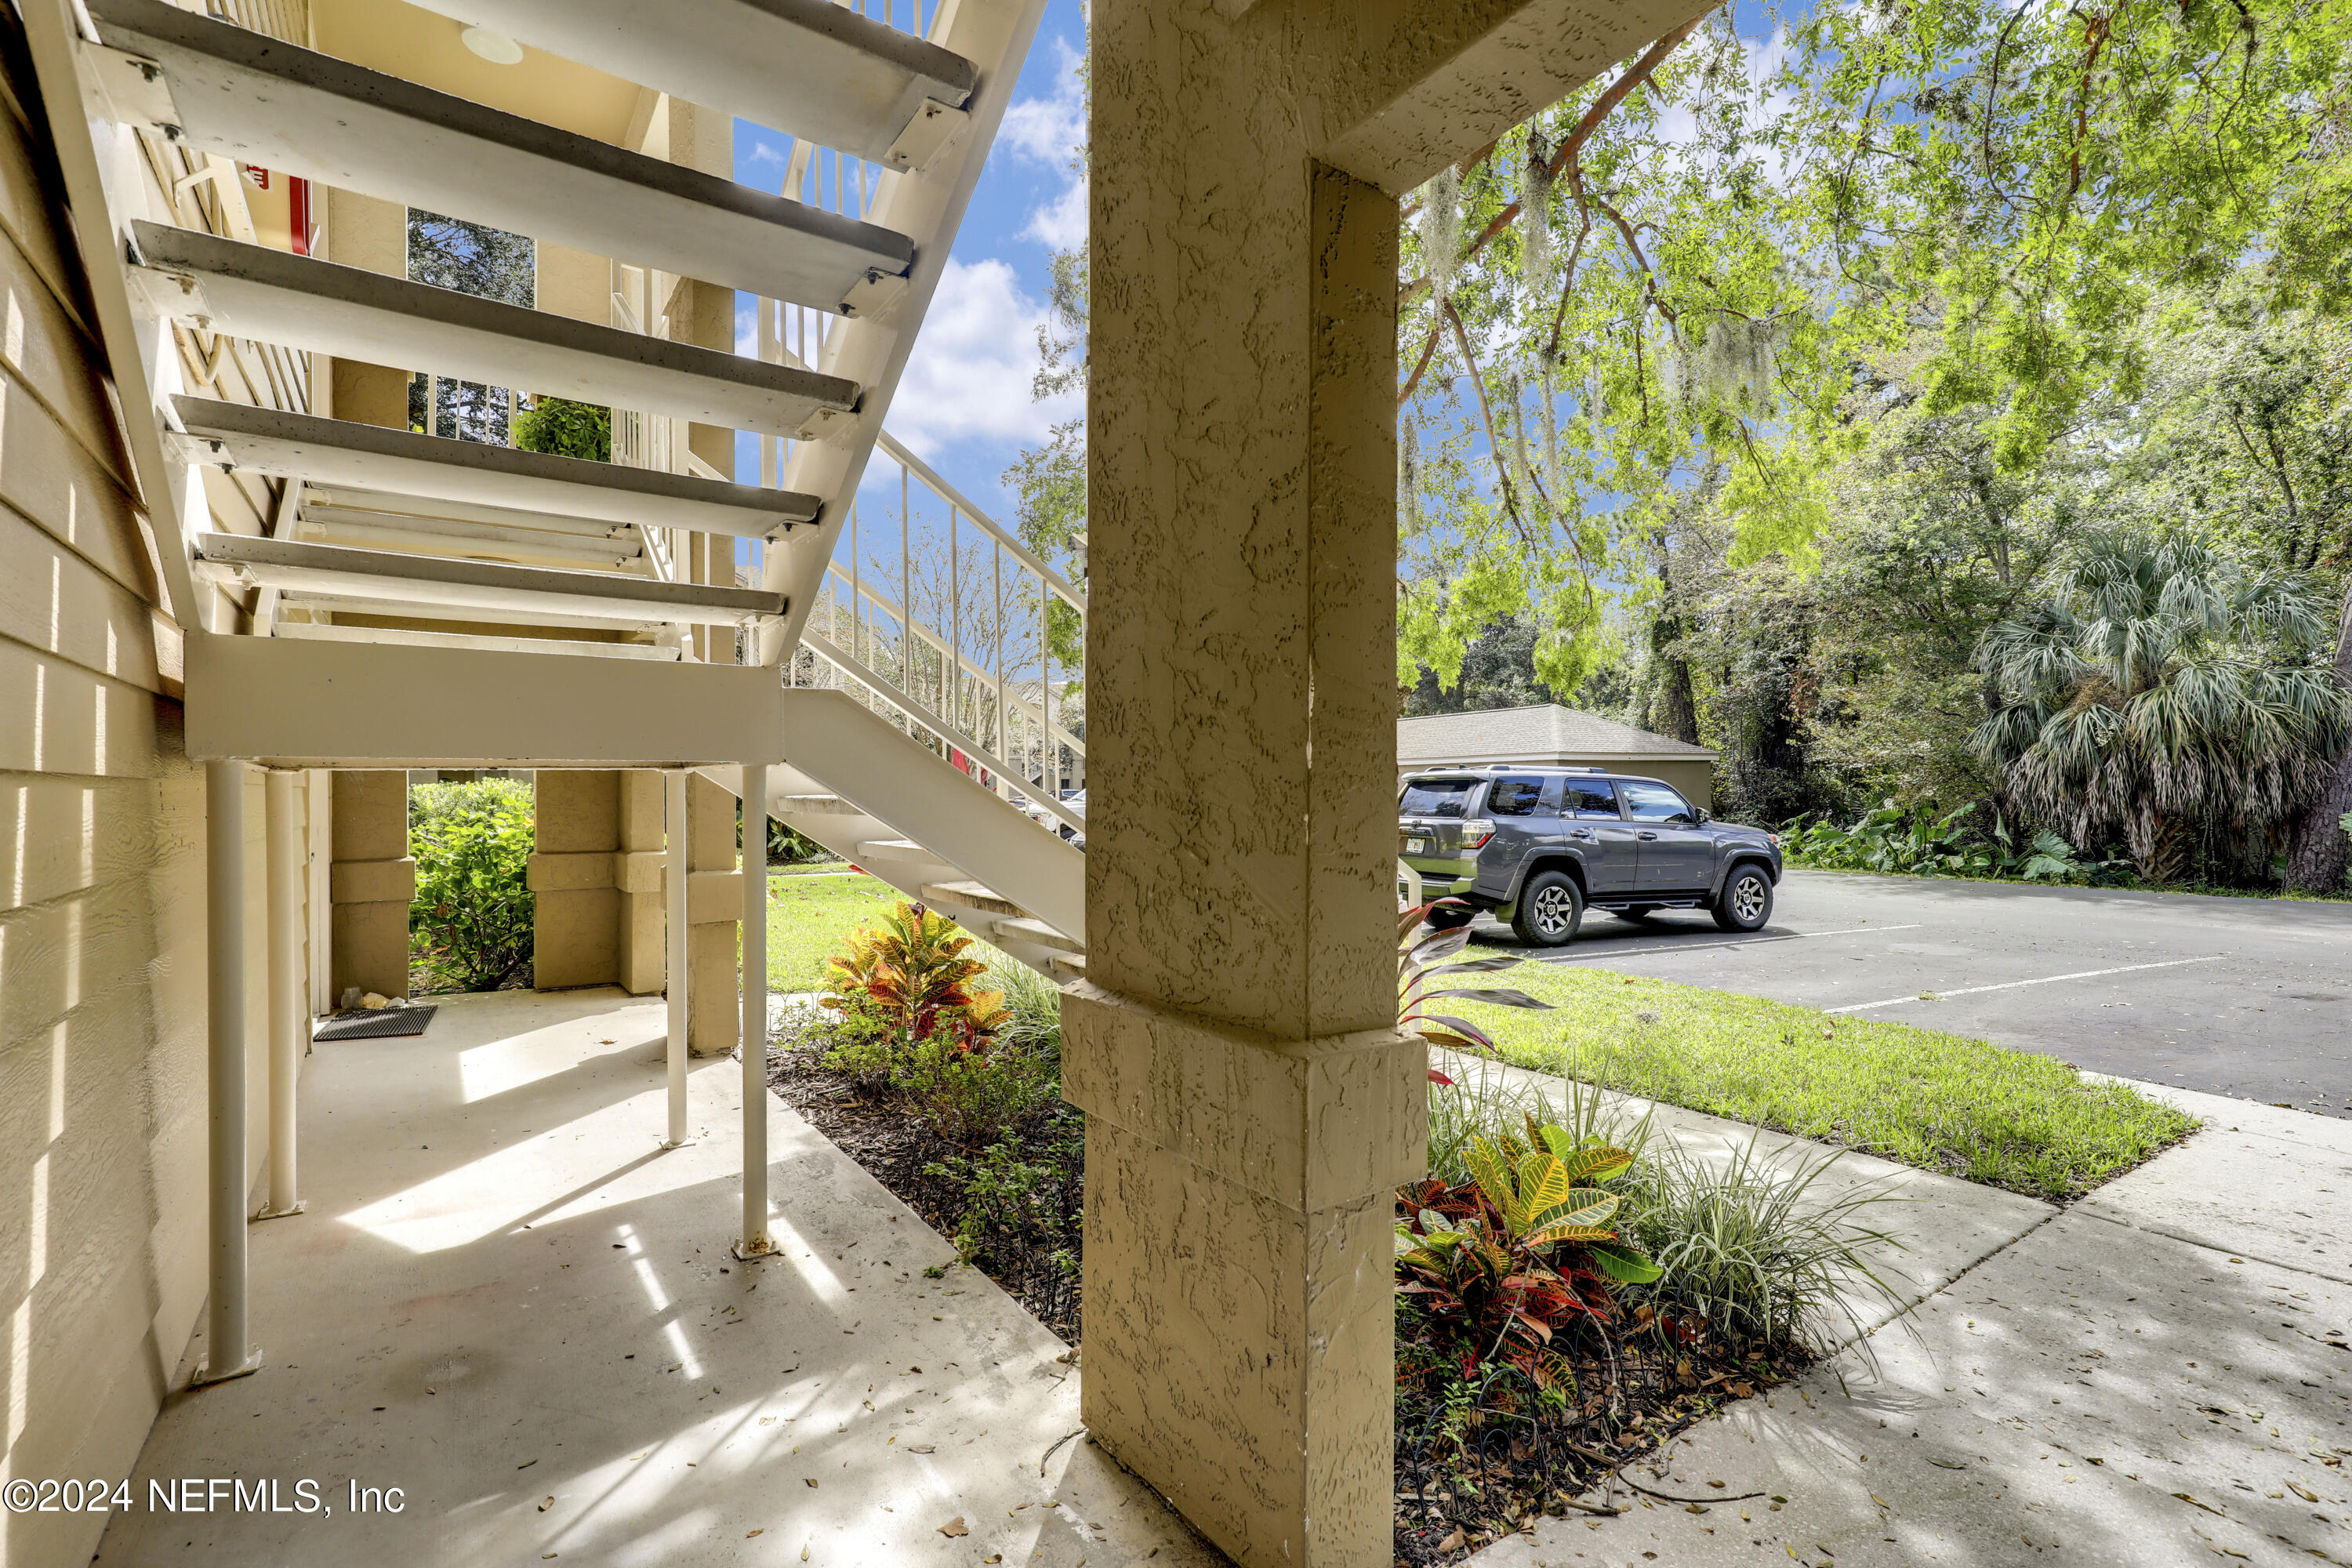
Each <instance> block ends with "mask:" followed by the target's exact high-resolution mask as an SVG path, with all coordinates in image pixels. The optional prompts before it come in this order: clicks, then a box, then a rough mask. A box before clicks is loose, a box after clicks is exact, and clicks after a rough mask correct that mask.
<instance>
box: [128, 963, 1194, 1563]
mask: <svg viewBox="0 0 2352 1568" xmlns="http://www.w3.org/2000/svg"><path fill="white" fill-rule="evenodd" d="M663 1025H664V1007H663V1004H662V1003H661V1002H660V1001H659V1000H658V999H656V1000H653V1001H651V1002H644V1001H639V1000H637V999H635V998H633V997H629V996H626V995H624V994H621V993H619V992H617V991H606V990H598V991H590V992H569V993H558V994H530V993H527V992H507V993H500V994H493V995H488V996H470V997H459V998H453V999H447V1000H446V1001H445V1004H444V1009H443V1011H442V1013H441V1015H440V1016H439V1017H437V1018H436V1020H435V1021H434V1023H433V1026H432V1027H431V1029H430V1031H429V1032H428V1033H427V1034H426V1035H425V1037H423V1038H422V1039H406V1040H370V1041H352V1042H344V1043H339V1044H331V1045H322V1046H320V1047H318V1050H317V1055H316V1056H315V1057H313V1058H311V1061H310V1068H309V1070H308V1072H307V1074H306V1076H305V1079H304V1081H303V1086H302V1121H301V1148H302V1170H303V1173H304V1195H305V1196H306V1197H307V1199H308V1201H309V1205H310V1208H309V1212H308V1213H306V1214H302V1215H297V1216H294V1217H292V1218H288V1219H278V1220H271V1221H268V1223H266V1224H261V1225H257V1226H254V1227H253V1230H252V1279H253V1323H254V1335H255V1338H256V1339H257V1341H258V1342H259V1343H260V1344H261V1346H262V1349H263V1352H264V1355H265V1358H266V1359H265V1363H264V1364H263V1366H262V1369H261V1371H260V1372H259V1373H257V1374H256V1375H254V1376H252V1377H248V1378H244V1379H240V1380H238V1381H236V1382H233V1383H226V1384H219V1385H217V1386H215V1387H213V1388H209V1389H205V1390H201V1391H199V1392H196V1393H193V1394H190V1393H184V1392H183V1393H178V1394H172V1395H171V1396H169V1398H168V1400H167V1402H166V1404H165V1405H164V1407H163V1415H162V1416H161V1417H160V1418H159V1419H158V1421H157V1422H156V1425H155V1428H154V1431H153V1433H152V1436H150V1437H149V1438H148V1441H147V1446H146V1447H145V1449H144V1451H143V1452H142V1454H141V1456H140V1462H139V1467H138V1469H137V1471H136V1473H135V1475H134V1476H133V1478H132V1481H131V1488H132V1491H133V1493H134V1500H135V1506H134V1507H133V1508H132V1509H131V1510H128V1511H124V1512H121V1513H118V1514H117V1516H116V1517H115V1518H114V1519H113V1521H111V1522H110V1526H109V1528H108V1531H107V1534H106V1537H105V1541H104V1543H103V1546H102V1548H101V1550H100V1553H99V1556H98V1559H97V1561H98V1562H99V1563H126V1564H140V1565H142V1568H144V1565H146V1564H152V1563H165V1562H170V1563H191V1564H198V1563H205V1564H208V1563H220V1564H224V1565H226V1564H235V1565H236V1568H265V1565H279V1564H282V1565H286V1568H294V1565H298V1564H299V1565H302V1568H310V1565H313V1564H317V1563H398V1564H401V1565H402V1568H494V1565H495V1568H506V1565H509V1564H514V1565H520V1564H538V1563H543V1562H550V1561H554V1562H558V1563H597V1564H645V1565H646V1568H652V1565H655V1564H660V1565H662V1568H687V1565H699V1564H719V1563H726V1564H758V1563H774V1564H792V1565H794V1568H798V1565H799V1564H802V1563H810V1564H816V1565H820V1568H823V1565H834V1568H860V1565H866V1564H874V1563H921V1564H954V1565H956V1568H965V1565H976V1564H980V1563H987V1562H994V1561H997V1560H998V1559H999V1558H1000V1557H1001V1558H1002V1560H1003V1561H1004V1562H1008V1563H1034V1564H1051V1565H1055V1568H1076V1565H1077V1564H1078V1563H1081V1562H1084V1561H1087V1560H1092V1561H1093V1562H1094V1563H1097V1565H1100V1564H1104V1563H1123V1562H1133V1561H1139V1560H1141V1559H1143V1558H1145V1557H1147V1556H1150V1558H1151V1561H1152V1563H1153V1564H1154V1568H1160V1564H1207V1563H1216V1562H1221V1561H1222V1559H1220V1558H1217V1557H1216V1556H1215V1554H1214V1553H1213V1552H1210V1551H1209V1550H1208V1549H1207V1548H1206V1547H1204V1546H1202V1544H1200V1543H1199V1542H1198V1541H1197V1538H1195V1537H1194V1536H1193V1535H1192V1533H1191V1531H1190V1530H1189V1529H1188V1528H1187V1527H1186V1526H1185V1525H1184V1524H1183V1523H1182V1522H1181V1521H1180V1520H1178V1519H1177V1518H1176V1517H1175V1515H1174V1514H1173V1513H1172V1512H1171V1511H1170V1510H1168V1509H1167V1508H1166V1507H1165V1506H1164V1505H1163V1504H1162V1503H1160V1500H1158V1499H1157V1498H1156V1497H1154V1496H1153V1495H1151V1494H1150V1492H1149V1491H1148V1490H1147V1489H1144V1488H1143V1487H1142V1486H1140V1485H1139V1483H1137V1482H1136V1481H1134V1480H1133V1479H1131V1478H1129V1476H1127V1475H1126V1474H1125V1473H1124V1472H1122V1471H1120V1470H1118V1469H1117V1468H1114V1467H1113V1466H1111V1465H1110V1464H1108V1462H1107V1461H1106V1460H1104V1459H1103V1458H1101V1457H1100V1456H1099V1455H1098V1454H1097V1452H1096V1450H1095V1449H1094V1448H1093V1447H1090V1446H1089V1445H1088V1444H1087V1441H1086V1440H1085V1439H1084V1437H1083V1436H1080V1435H1079V1425H1078V1414H1077V1385H1076V1378H1075V1376H1073V1368H1072V1367H1071V1366H1070V1364H1069V1363H1067V1362H1066V1361H1065V1360H1063V1359H1062V1358H1063V1357H1064V1355H1065V1353H1066V1350H1065V1347H1064V1346H1063V1345H1062V1343H1061V1342H1059V1341H1057V1340H1056V1339H1055V1338H1054V1336H1053V1335H1052V1334H1050V1333H1048V1332H1046V1331H1045V1330H1044V1329H1043V1328H1041V1327H1040V1326H1039V1325H1038V1324H1037V1323H1036V1321H1034V1319H1032V1318H1031V1317H1030V1316H1029V1315H1028V1314H1027V1313H1026V1312H1025V1311H1024V1310H1022V1309H1021V1307H1020V1306H1019V1305H1018V1304H1017V1303H1016V1302H1014V1301H1013V1300H1011V1299H1010V1298H1009V1297H1007V1296H1006V1295H1005V1294H1004V1293H1003V1291H1001V1290H999V1289H997V1288H996V1287H995V1286H994V1285H993V1284H992V1283H991V1282H990V1281H989V1280H988V1279H985V1278H984V1277H982V1276H981V1275H980V1274H978V1273H976V1272H974V1271H972V1270H971V1269H967V1268H961V1267H958V1266H957V1265H956V1262H955V1256H954V1253H953V1251H952V1249H951V1248H950V1247H949V1246H948V1245H947V1244H946V1243H945V1242H944V1241H942V1240H941V1239H940V1237H938V1236H936V1235H934V1234H933V1233H932V1232H931V1231H930V1230H929V1227H927V1226H924V1225H923V1224H922V1222H921V1221H920V1220H919V1218H918V1217H917V1216H916V1215H914V1214H913V1213H912V1212H911V1211H909V1210H908V1209H907V1208H906V1207H905V1206H904V1205H901V1204H900V1203H898V1200H897V1199H896V1198H894V1197H892V1196H891V1195H890V1194H888V1193H887V1191H885V1190H884V1189H883V1188H882V1187H881V1186H880V1185H879V1184H877V1183H876V1182H875V1181H874V1180H873V1178H872V1177H870V1176H868V1175H867V1174H866V1173H865V1172H864V1171H863V1170H861V1169H860V1168H859V1167H858V1166H857V1165H856V1163H854V1162H853V1161H851V1160H850V1159H849V1157H848V1156H846V1155H845V1154H843V1153H842V1152H840V1151H839V1150H837V1149H835V1147H834V1146H833V1144H831V1143H830V1142H826V1141H825V1140H824V1138H822V1137H820V1136H819V1135H818V1134H817V1133H816V1132H815V1131H814V1130H812V1129H811V1128H810V1127H809V1126H808V1125H807V1124H806V1123H805V1122H803V1121H802V1120H801V1119H800V1118H799V1117H798V1116H797V1115H795V1114H794V1113H793V1111H792V1110H790V1109H789V1108H788V1107H786V1106H784V1105H783V1104H782V1103H781V1102H779V1101H776V1100H774V1098H773V1097H772V1096H770V1097H769V1127H770V1132H769V1138H770V1150H771V1153H772V1160H773V1166H772V1172H771V1177H770V1180H771V1191H772V1194H773V1198H774V1207H775V1210H776V1215H777V1218H776V1223H775V1234H776V1237H777V1239H778V1240H779V1241H780V1242H781V1243H782V1244H783V1251H782V1256H781V1257H779V1258H773V1259H770V1260H768V1261H766V1262H763V1263H761V1264H759V1265H756V1266H753V1267H750V1268H747V1267H746V1266H744V1265H742V1264H740V1263H738V1262H736V1261H735V1260H734V1259H732V1258H730V1256H729V1255H728V1251H727V1247H728V1244H729V1243H730V1241H731V1240H732V1239H733V1236H734V1228H735V1226H736V1224H737V1222H738V1215H739V1213H740V1207H739V1205H740V1197H739V1194H740V1185H739V1179H740V1177H739V1173H740V1155H739V1150H740V1142H739V1141H738V1130H739V1128H740V1100H738V1098H737V1094H738V1088H739V1085H740V1081H741V1080H740V1068H739V1067H738V1065H737V1064H736V1063H735V1062H734V1061H732V1060H711V1061H705V1062H697V1063H695V1064H694V1070H693V1071H692V1073H691V1074H690V1079H689V1081H690V1099H689V1108H690V1118H691V1119H690V1123H689V1124H690V1126H691V1127H692V1128H693V1129H694V1131H695V1135H696V1139H697V1141H696V1142H693V1143H691V1144H689V1145H688V1146H687V1147H685V1148H682V1149H677V1150H674V1151H668V1152H664V1151H662V1150H661V1149H659V1148H658V1147H657V1146H656V1140H657V1139H658V1138H659V1137H660V1135H661V1133H662V1131H663V1125H664V1112H663V1094H664V1091H663V1070H662V1058H663ZM926 1268H939V1269H941V1270H943V1271H944V1273H943V1277H942V1278H940V1279H929V1278H927V1277H926V1275H925V1272H924V1271H925V1269H926ZM204 1348H205V1347H204V1345H203V1343H202V1340H201V1337H199V1340H198V1342H196V1343H194V1344H193V1345H191V1346H190V1347H189V1348H188V1352H187V1357H186V1359H184V1361H183V1362H182V1364H181V1368H180V1372H179V1374H178V1379H177V1381H178V1383H180V1384H184V1382H185V1379H186V1376H187V1371H188V1368H189V1366H190V1365H192V1364H193V1363H194V1359H195V1358H197V1357H200V1356H201V1355H202V1354H203V1353H204ZM190 1477H193V1478H199V1479H204V1478H212V1477H223V1478H236V1479H243V1480H245V1481H247V1483H248V1484H250V1483H252V1482H254V1481H257V1480H271V1481H276V1482H278V1494H277V1500H278V1501H279V1502H280V1503H281V1504H282V1505H283V1506H284V1507H285V1508H286V1509H287V1510H289V1511H281V1512H270V1511H262V1512H252V1511H246V1512H237V1511H221V1512H209V1513H187V1512H177V1513H174V1512H164V1511H156V1510H151V1509H150V1507H149V1490H148V1482H149V1481H150V1480H151V1479H158V1480H163V1479H173V1478H190ZM304 1480H309V1481H311V1482H313V1483H314V1484H315V1485H316V1487H317V1489H318V1492H317V1495H318V1499H319V1500H320V1505H321V1509H320V1510H319V1511H311V1512H301V1511H292V1510H296V1509H298V1507H299V1498H300V1495H301V1494H300V1493H299V1492H298V1484H299V1482H301V1481H304ZM354 1483H356V1484H357V1485H358V1486H361V1487H363V1488H376V1489H391V1488H399V1489H401V1493H402V1496H401V1498H400V1500H399V1501H400V1508H399V1511H397V1512H394V1511H392V1510H391V1509H390V1508H388V1507H384V1508H379V1509H377V1510H371V1511H363V1512H358V1513H354V1512H353V1511H352V1509H351V1507H350V1506H349V1505H350V1500H351V1498H352V1492H351V1488H352V1485H353V1484H354ZM327 1510H331V1511H327ZM943 1527H946V1528H948V1529H952V1530H954V1531H958V1533H954V1534H946V1533H942V1528H943Z"/></svg>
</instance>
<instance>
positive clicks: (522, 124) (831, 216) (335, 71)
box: [90, 0, 915, 311]
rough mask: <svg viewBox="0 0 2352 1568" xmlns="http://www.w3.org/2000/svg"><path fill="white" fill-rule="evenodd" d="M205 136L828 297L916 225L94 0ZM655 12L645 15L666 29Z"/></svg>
mask: <svg viewBox="0 0 2352 1568" xmlns="http://www.w3.org/2000/svg"><path fill="white" fill-rule="evenodd" d="M90 14H91V16H92V17H93V18H94V19H95V20H96V21H97V23H98V29H99V37H100V38H101V39H103V40H104V41H105V42H106V43H107V44H109V45H110V46H111V47H115V48H119V49H121V50H123V51H125V52H127V53H130V54H134V55H138V56H141V57H142V58H148V59H152V60H154V61H156V62H157V63H158V64H160V65H161V66H162V67H163V78H164V81H165V83H166V85H167V86H168V87H169V88H170V89H171V96H172V102H173V107H174V110H175V111H176V113H177V115H178V129H179V130H180V132H182V134H183V135H184V137H185V138H186V140H187V141H188V142H190V143H191V144H193V145H194V146H197V147H200V148H203V149H205V150H206V151H208V152H215V153H223V154H226V156H228V157H231V158H235V159H236V160H237V161H238V162H240V163H248V164H254V165H257V166H259V167H263V168H268V169H273V170H276V171H278V172H279V173H280V174H289V175H293V176H297V177H299V178H302V179H309V180H316V181H318V182H320V184H329V185H332V186H334V187H335V188H337V189H338V190H347V191H355V192H358V193H359V194H361V195H369V196H374V197H378V198H380V199H382V200H384V201H391V202H398V203H401V204H404V205H408V206H414V207H424V208H425V209H427V210H429V211H433V212H441V213H452V214H455V215H457V216H460V217H469V218H473V219H477V220H478V221H482V222H489V223H495V224H496V225H498V226H499V227H501V228H505V229H510V230H513V231H515V232H518V233H521V234H527V235H530V236H531V237H533V238H535V239H540V240H551V241H553V242H555V243H556V244H559V245H567V246H571V247H573V248H575V249H579V250H585V251H588V252H590V253H591V254H593V255H597V256H625V257H627V258H629V259H630V260H631V261H633V262H636V263H639V264H643V265H648V266H653V267H658V268H663V269H664V270H666V271H669V272H673V273H677V274H678V275H680V276H682V277H688V278H699V279H707V280H708V281H709V282H712V283H718V284H723V285H725V286H727V287H729V288H735V289H750V290H751V291H752V292H753V293H757V294H764V295H769V296H772V297H773V298H776V299H780V300H792V301H793V302H795V303H798V304H803V305H813V306H815V307H817V308H818V309H820V310H835V311H838V310H841V309H842V305H843V301H844V300H846V299H847V298H848V297H849V291H850V290H851V289H853V288H855V287H856V286H857V285H858V284H859V283H861V282H863V281H865V280H866V279H867V277H868V275H869V274H872V273H879V274H882V275H883V276H886V277H894V278H895V277H903V276H904V275H905V274H906V271H907V268H908V266H909V265H910V264H911V263H912V262H913V260H914V254H915V250H914V245H913V242H911V241H910V240H908V238H907V237H905V236H904V235H900V234H895V233H893V232H891V231H890V230H888V229H885V228H881V227H878V226H876V225H873V224H869V223H863V222H860V221H858V220H857V219H855V218H851V217H845V216H842V215H840V214H838V213H831V212H826V211H824V209H823V208H820V207H813V206H807V205H803V204H802V203H799V202H795V201H788V200H786V199H785V198H784V197H782V196H780V195H768V194H766V193H764V192H761V191H757V190H754V189H752V188H751V186H748V185H740V184H735V183H734V182H733V181H731V180H724V179H720V178H719V177H718V176H716V175H713V174H704V173H702V172H701V171H700V170H698V169H691V168H688V167H686V166H685V165H683V164H678V163H670V162H669V161H668V160H667V159H662V158H649V157H647V156H646V155H645V154H644V153H632V152H630V151H628V150H627V149H625V148H622V147H616V146H614V145H613V144H612V143H611V142H599V141H597V140H595V139H593V137H587V136H582V135H579V134H577V133H575V132H569V131H560V130H557V129H555V128H554V127H552V126H548V125H542V124H540V123H539V122H537V121H531V120H526V119H524V118H522V117H521V116H520V115H515V114H509V113H507V112H505V111H504V110H497V109H491V108H489V107H488V106H486V105H484V104H479V103H475V102H472V101H471V100H467V99H462V98H457V97H455V96H453V95H451V94H449V93H446V92H437V91H435V90H434V89H431V88H427V87H420V86H418V85H417V84H415V83H414V82H408V81H403V80H401V79H399V78H397V77H390V76H384V75H382V74H380V73H378V72H375V71H372V70H369V69H367V68H364V67H361V66H356V65H353V64H352V63H351V62H349V61H347V60H340V59H336V58H333V57H332V56H329V55H321V54H315V53H312V52H311V51H310V50H308V49H302V48H297V47H294V46H293V45H291V44H286V43H281V42H279V41H278V40H277V39H274V38H268V37H263V36H262V35H260V34H258V33H249V32H247V31H246V30H245V29H244V28H242V27H236V26H230V25H229V24H227V23H226V22H217V21H214V20H211V19H210V18H207V17H205V16H198V15H195V14H194V13H191V12H187V11H183V10H181V9H179V8H178V7H177V6H174V5H166V4H164V3H163V0H93V3H92V4H91V5H90ZM653 30H654V29H651V28H643V29H641V31H653Z"/></svg>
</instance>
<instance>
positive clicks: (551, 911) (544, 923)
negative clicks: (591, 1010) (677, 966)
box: [530, 769, 625, 991]
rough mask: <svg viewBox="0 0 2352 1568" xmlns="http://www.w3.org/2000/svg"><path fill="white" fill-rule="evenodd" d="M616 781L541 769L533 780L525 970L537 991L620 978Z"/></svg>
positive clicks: (599, 773) (617, 777)
mask: <svg viewBox="0 0 2352 1568" xmlns="http://www.w3.org/2000/svg"><path fill="white" fill-rule="evenodd" d="M622 777H623V775H622V774H620V773H614V772H610V771H607V770H602V769H599V770H593V771H592V770H587V769H562V770H557V769H541V771H540V773H538V775H537V777H536V778H535V779H534V781H533V784H532V789H533V794H534V795H535V797H536V798H535V799H534V801H533V803H532V805H533V825H532V842H531V856H530V890H531V893H532V895H533V897H532V906H533V909H532V916H531V952H530V972H531V984H532V986H533V987H534V988H536V989H538V990H541V991H560V990H562V989H564V988H566V987H568V986H573V985H609V984H612V983H613V982H614V980H616V979H617V978H619V975H620V951H619V949H620V916H621V903H622V899H623V897H624V895H623V894H622V892H621V891H620V889H618V888H617V887H615V886H614V883H615V882H616V881H617V880H618V879H619V876H620V875H621V874H625V867H624V866H623V865H622V864H621V863H620V859H619V855H618V851H619V850H620V847H621V825H620V800H621V779H622Z"/></svg>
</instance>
